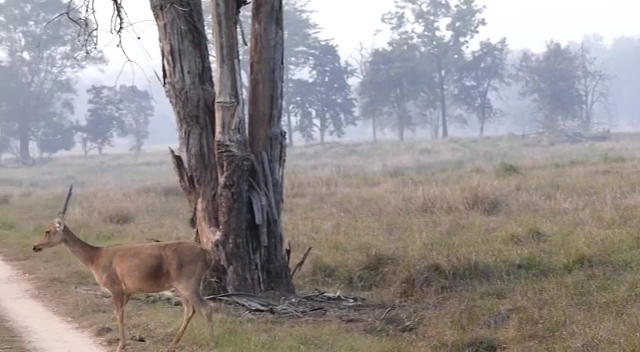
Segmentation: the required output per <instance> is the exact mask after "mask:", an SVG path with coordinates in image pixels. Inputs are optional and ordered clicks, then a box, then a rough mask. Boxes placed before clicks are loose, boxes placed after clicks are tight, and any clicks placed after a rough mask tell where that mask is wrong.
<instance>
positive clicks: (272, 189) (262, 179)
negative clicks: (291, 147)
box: [249, 0, 294, 293]
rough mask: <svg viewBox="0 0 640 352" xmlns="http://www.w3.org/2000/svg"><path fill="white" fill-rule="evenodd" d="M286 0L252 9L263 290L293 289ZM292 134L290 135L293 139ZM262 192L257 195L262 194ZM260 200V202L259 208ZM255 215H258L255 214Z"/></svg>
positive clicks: (258, 258) (257, 247)
mask: <svg viewBox="0 0 640 352" xmlns="http://www.w3.org/2000/svg"><path fill="white" fill-rule="evenodd" d="M282 11H283V8H282V0H255V1H253V7H252V13H251V45H250V47H251V69H250V71H251V77H250V81H249V82H250V86H251V89H250V90H249V146H250V149H251V153H252V154H253V158H254V160H255V161H256V162H255V164H254V169H253V172H252V179H253V182H252V187H251V190H250V192H251V200H252V204H253V205H254V206H253V208H254V218H255V217H256V215H257V216H258V217H260V218H261V219H260V220H262V221H254V223H252V224H251V225H252V226H251V228H250V229H251V231H250V232H251V233H252V236H250V238H252V239H253V244H254V246H253V251H254V252H253V254H254V258H253V262H254V263H256V264H257V265H256V269H258V272H259V276H260V280H261V283H262V285H263V289H266V290H276V291H280V292H288V293H293V292H294V287H293V282H292V280H291V275H290V271H289V268H288V265H287V259H286V258H285V250H284V241H283V233H282V217H281V214H282V203H283V184H284V164H285V155H286V148H287V144H286V133H285V131H284V130H283V129H282V99H283V93H282V91H283V81H284V28H283V14H282ZM292 137H293V136H289V138H292ZM258 195H259V197H258ZM257 204H261V205H262V206H261V207H260V208H259V209H262V211H261V212H258V211H257V209H258V207H257V206H256V205H257ZM256 220H257V219H256Z"/></svg>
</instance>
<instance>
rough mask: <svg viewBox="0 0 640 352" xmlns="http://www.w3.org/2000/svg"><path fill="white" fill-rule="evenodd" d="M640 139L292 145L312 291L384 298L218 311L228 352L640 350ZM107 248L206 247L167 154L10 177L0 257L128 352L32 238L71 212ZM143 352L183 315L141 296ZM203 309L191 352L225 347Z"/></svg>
mask: <svg viewBox="0 0 640 352" xmlns="http://www.w3.org/2000/svg"><path fill="white" fill-rule="evenodd" d="M639 167H640V135H634V134H614V135H613V136H612V140H610V141H606V142H600V143H578V144H558V145H552V144H551V143H545V141H544V140H541V141H537V142H535V143H533V142H531V140H530V139H524V138H521V137H517V136H505V137H495V138H484V139H482V140H479V139H455V138H453V139H450V140H448V141H421V142H417V141H412V142H405V143H395V142H378V143H375V144H374V143H361V144H328V145H326V146H324V147H321V146H307V147H297V148H293V149H290V150H289V152H288V159H287V173H286V177H285V205H284V206H285V209H284V212H285V214H284V226H285V235H286V240H288V241H290V242H291V245H292V247H293V249H294V258H293V259H294V260H292V261H293V262H295V261H297V259H299V257H300V256H301V255H302V253H303V252H304V250H305V249H306V248H307V247H309V246H313V250H312V252H311V254H310V256H309V259H308V261H307V263H306V264H305V265H304V267H303V268H302V270H301V272H300V273H299V274H297V275H296V286H297V289H298V290H299V291H301V292H310V291H312V290H313V289H315V288H319V289H322V290H326V291H329V292H338V291H339V292H342V293H345V294H352V295H357V296H362V297H364V298H366V299H367V300H368V301H371V302H377V303H380V304H381V306H380V308H371V309H369V310H367V311H363V312H360V313H358V314H359V317H358V319H341V317H340V315H339V314H331V315H328V316H326V317H323V318H313V319H311V318H296V317H290V318H282V317H276V316H272V315H269V314H261V315H258V314H238V313H237V309H231V308H230V307H227V306H224V305H222V304H220V303H215V305H216V314H215V318H214V319H215V331H216V336H217V340H216V350H218V351H499V350H508V351H538V350H544V351H549V350H551V351H598V350H608V351H613V350H620V351H623V350H624V351H631V350H640V338H639V334H640V318H639V317H640V294H639V292H640V291H638V288H640V226H639V225H640V212H639V209H640V173H639V172H638V171H639ZM71 183H73V184H74V187H75V189H74V196H73V199H72V200H71V204H70V207H69V211H68V213H67V222H68V225H69V226H70V228H72V229H73V231H74V232H75V233H76V234H77V235H78V236H79V237H81V238H83V239H84V240H86V241H88V242H90V243H92V244H96V245H109V244H115V243H123V242H132V241H148V240H149V239H151V238H153V239H158V240H168V239H187V240H190V239H192V237H193V236H192V232H191V230H190V228H189V224H188V218H189V209H188V207H187V203H186V200H185V198H184V196H183V195H182V193H181V190H180V188H179V186H178V184H177V178H176V176H175V174H174V172H173V170H172V167H171V164H170V158H169V155H168V152H164V151H163V152H147V153H143V154H142V155H140V156H139V157H138V158H134V157H133V156H131V155H124V154H123V155H116V154H113V155H103V156H100V157H98V156H90V157H86V158H85V157H82V156H65V157H60V158H54V159H52V160H51V161H50V162H48V163H46V164H44V165H41V166H36V167H32V168H13V167H5V168H0V240H1V246H0V255H2V256H3V257H4V258H5V259H7V260H9V261H10V262H11V263H12V264H14V265H15V266H16V268H18V269H20V270H22V272H23V273H25V274H27V275H28V277H29V280H30V281H31V283H32V284H33V285H34V286H35V287H36V290H37V294H38V298H39V299H41V300H42V301H43V302H45V303H46V304H47V305H48V306H49V307H51V308H52V309H53V310H54V311H56V312H58V313H59V314H61V315H63V316H66V317H69V318H71V319H73V320H74V321H75V322H77V323H78V324H80V326H82V327H84V328H85V329H88V330H89V331H91V332H92V333H94V334H95V336H96V338H100V339H103V340H104V341H105V342H106V343H107V344H109V345H111V346H112V347H114V348H115V344H116V343H117V333H116V331H117V328H116V323H115V319H114V318H113V308H112V305H111V301H110V300H107V299H104V298H102V297H99V296H96V295H91V294H87V293H84V292H83V291H81V290H78V289H77V288H83V287H95V286H96V284H95V282H94V279H93V277H92V275H91V274H90V272H89V271H88V270H87V269H85V268H84V267H82V266H81V264H80V263H78V262H77V261H76V259H75V258H73V257H72V256H71V255H70V254H69V253H68V252H67V251H66V250H65V249H64V248H62V247H59V248H55V249H51V250H46V251H43V252H41V253H32V252H31V246H32V245H33V243H34V242H35V241H37V240H38V239H39V238H40V237H41V236H42V232H43V230H44V229H45V227H46V226H47V225H48V223H49V222H50V221H51V220H52V219H53V218H54V217H55V216H56V214H57V212H58V211H59V210H60V207H61V205H62V202H63V200H64V194H65V193H66V190H67V187H68V185H69V184H71ZM125 313H126V317H125V322H126V326H127V335H128V336H133V335H136V336H138V337H140V336H142V337H144V340H146V342H129V345H128V350H129V351H156V350H162V348H163V347H166V346H167V345H168V342H169V341H170V340H171V338H172V337H173V335H174V333H175V331H176V330H177V328H178V327H179V325H180V321H181V319H182V308H180V307H172V306H171V305H169V304H165V303H163V302H156V303H153V302H151V301H150V300H134V301H131V302H130V303H129V305H128V306H127V308H126V309H125ZM206 336H207V335H206V330H205V324H204V319H203V318H202V317H200V316H196V318H195V319H194V321H193V323H192V324H191V326H190V327H189V329H188V330H187V332H186V334H185V336H184V338H183V340H182V341H181V343H180V350H181V351H204V350H211V349H212V345H211V344H210V342H208V341H207V338H206Z"/></svg>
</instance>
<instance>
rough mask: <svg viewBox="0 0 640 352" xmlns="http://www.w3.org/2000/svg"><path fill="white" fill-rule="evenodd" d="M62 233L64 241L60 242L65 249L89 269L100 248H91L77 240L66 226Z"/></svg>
mask: <svg viewBox="0 0 640 352" xmlns="http://www.w3.org/2000/svg"><path fill="white" fill-rule="evenodd" d="M62 231H63V232H64V240H63V242H62V243H63V244H64V246H65V247H67V249H68V250H69V252H71V254H73V255H74V256H75V257H76V258H78V260H79V261H80V262H81V263H82V264H84V265H85V266H87V267H89V268H91V266H92V264H93V263H94V259H95V257H96V254H97V253H98V251H99V250H100V247H96V246H92V245H90V244H88V243H87V242H85V241H83V240H81V239H79V238H78V236H76V235H75V234H74V233H73V231H71V230H70V229H69V228H68V227H66V226H65V227H64V229H63V230H62Z"/></svg>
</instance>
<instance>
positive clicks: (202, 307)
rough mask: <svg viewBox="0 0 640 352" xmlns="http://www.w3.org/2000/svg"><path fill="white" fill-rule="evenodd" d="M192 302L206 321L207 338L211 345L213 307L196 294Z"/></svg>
mask: <svg viewBox="0 0 640 352" xmlns="http://www.w3.org/2000/svg"><path fill="white" fill-rule="evenodd" d="M192 302H193V305H194V306H195V307H196V309H197V310H198V311H199V312H200V313H201V314H202V315H203V316H204V317H205V318H206V319H207V329H208V330H209V338H210V339H211V343H212V344H213V342H214V340H213V307H212V306H211V304H210V303H209V302H207V301H206V300H205V299H204V298H203V297H202V296H201V295H200V294H196V296H195V297H194V298H193V300H192Z"/></svg>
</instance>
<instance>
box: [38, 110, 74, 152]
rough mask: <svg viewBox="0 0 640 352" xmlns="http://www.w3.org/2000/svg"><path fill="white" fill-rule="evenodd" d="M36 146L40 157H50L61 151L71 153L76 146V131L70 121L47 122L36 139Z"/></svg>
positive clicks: (53, 120)
mask: <svg viewBox="0 0 640 352" xmlns="http://www.w3.org/2000/svg"><path fill="white" fill-rule="evenodd" d="M36 145H37V146H38V151H39V152H40V157H43V156H45V155H46V156H49V157H50V156H52V155H53V154H55V153H57V152H59V151H61V150H66V151H70V150H71V149H73V148H74V147H75V146H76V140H75V131H74V129H73V127H72V124H71V122H70V121H69V120H68V119H62V120H55V119H52V120H47V121H45V122H44V125H43V127H42V129H41V130H40V133H39V135H38V136H37V137H36Z"/></svg>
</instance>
